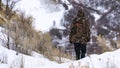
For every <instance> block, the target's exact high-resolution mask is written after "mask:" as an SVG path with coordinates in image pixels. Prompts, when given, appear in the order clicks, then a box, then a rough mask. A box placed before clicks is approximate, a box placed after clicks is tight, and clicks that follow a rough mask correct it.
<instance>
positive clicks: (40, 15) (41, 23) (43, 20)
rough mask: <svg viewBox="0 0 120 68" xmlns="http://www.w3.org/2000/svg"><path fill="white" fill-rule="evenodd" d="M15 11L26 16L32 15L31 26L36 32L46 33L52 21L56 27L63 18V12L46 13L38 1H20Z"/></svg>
mask: <svg viewBox="0 0 120 68" xmlns="http://www.w3.org/2000/svg"><path fill="white" fill-rule="evenodd" d="M16 9H18V10H21V11H23V12H25V13H26V14H28V15H32V16H33V18H34V23H33V26H34V27H35V29H37V30H41V31H48V30H49V28H50V27H51V26H52V24H53V21H54V20H55V21H56V25H57V26H58V27H61V26H60V19H61V18H62V16H63V13H64V10H62V11H59V12H53V13H48V12H47V11H46V10H45V9H43V6H41V3H40V1H39V0H21V1H20V2H19V3H18V4H17V7H16Z"/></svg>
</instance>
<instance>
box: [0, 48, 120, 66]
mask: <svg viewBox="0 0 120 68" xmlns="http://www.w3.org/2000/svg"><path fill="white" fill-rule="evenodd" d="M119 57H120V49H118V50H116V51H114V52H106V53H104V54H101V55H96V54H94V55H90V56H87V57H85V58H84V59H81V60H78V61H71V62H66V63H61V64H58V63H56V62H54V61H50V60H49V59H47V58H45V57H44V56H42V55H40V54H38V53H36V52H33V54H32V55H31V56H27V55H23V54H19V55H16V52H15V51H12V50H8V49H6V48H4V47H3V46H0V68H21V66H23V68H120V65H119V64H120V59H119Z"/></svg>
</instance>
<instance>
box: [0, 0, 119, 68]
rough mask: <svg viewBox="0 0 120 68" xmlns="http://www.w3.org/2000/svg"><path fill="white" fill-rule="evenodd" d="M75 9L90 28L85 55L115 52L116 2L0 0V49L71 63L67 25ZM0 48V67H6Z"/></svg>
mask: <svg viewBox="0 0 120 68" xmlns="http://www.w3.org/2000/svg"><path fill="white" fill-rule="evenodd" d="M79 8H83V9H84V12H85V17H86V18H87V19H88V20H89V23H90V29H91V40H90V42H88V44H87V45H88V46H87V54H86V55H87V56H90V55H92V54H102V53H104V52H111V51H114V50H117V49H119V48H120V0H0V46H3V47H5V48H7V49H9V50H14V51H16V53H15V54H16V55H19V54H25V55H29V56H31V55H32V53H33V51H34V52H37V53H39V54H42V55H43V56H45V57H46V58H48V59H49V60H51V61H55V62H58V63H63V62H64V61H62V58H67V59H70V60H74V59H75V58H74V57H75V54H74V49H73V48H74V47H73V44H70V43H69V40H68V38H69V25H70V24H71V23H72V20H73V18H74V17H75V16H76V15H77V11H78V10H79ZM43 14H44V15H43ZM43 18H44V19H43ZM46 23H47V24H46ZM45 28H46V29H45ZM0 49H1V51H0V64H2V63H4V64H6V63H7V61H6V60H5V59H6V58H7V57H8V56H7V57H4V60H3V58H1V56H6V55H5V54H4V53H3V51H2V47H0ZM3 49H4V48H3ZM4 51H5V50H4ZM8 63H9V62H8ZM22 64H24V63H22ZM90 65H91V64H90ZM22 66H23V67H21V66H20V68H24V67H25V66H24V65H22ZM5 68H11V67H5ZM13 68H14V66H13ZM17 68H19V67H17ZM25 68H28V67H25ZM29 68H30V67H29ZM31 68H32V67H31ZM36 68H37V67H36ZM38 68H39V67H38ZM43 68H44V67H43ZM46 68H47V67H46ZM66 68H67V67H66ZM69 68H70V67H69ZM71 68H72V67H71ZM86 68H87V67H86ZM91 68H92V67H91ZM102 68H103V67H102ZM106 68H112V67H106ZM113 68H120V67H113Z"/></svg>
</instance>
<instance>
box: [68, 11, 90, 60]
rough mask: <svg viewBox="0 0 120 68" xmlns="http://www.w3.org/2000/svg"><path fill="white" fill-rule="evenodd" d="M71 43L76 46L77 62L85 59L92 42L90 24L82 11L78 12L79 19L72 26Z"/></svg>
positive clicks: (75, 19) (76, 18) (74, 20)
mask: <svg viewBox="0 0 120 68" xmlns="http://www.w3.org/2000/svg"><path fill="white" fill-rule="evenodd" d="M69 40H70V43H73V44H74V49H75V53H76V60H78V59H80V58H84V57H85V53H86V44H87V42H89V41H90V28H89V22H88V20H87V19H86V18H85V16H84V12H83V10H82V9H80V10H79V11H78V14H77V17H75V18H74V19H73V22H72V23H71V25H70V34H69Z"/></svg>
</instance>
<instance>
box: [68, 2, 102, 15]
mask: <svg viewBox="0 0 120 68" xmlns="http://www.w3.org/2000/svg"><path fill="white" fill-rule="evenodd" d="M68 1H69V2H70V3H71V4H72V5H73V6H74V7H82V8H84V9H87V10H92V11H94V12H96V13H97V14H101V12H100V11H99V10H95V9H93V8H91V7H86V6H84V5H83V4H82V3H77V2H75V1H74V0H68Z"/></svg>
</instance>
